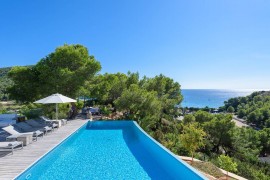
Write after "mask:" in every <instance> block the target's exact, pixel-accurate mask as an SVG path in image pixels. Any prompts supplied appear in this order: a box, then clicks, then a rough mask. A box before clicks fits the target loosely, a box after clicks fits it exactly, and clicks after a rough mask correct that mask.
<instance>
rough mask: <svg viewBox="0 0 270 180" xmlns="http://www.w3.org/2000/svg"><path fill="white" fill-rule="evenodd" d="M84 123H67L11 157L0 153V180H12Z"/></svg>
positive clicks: (80, 121)
mask: <svg viewBox="0 0 270 180" xmlns="http://www.w3.org/2000/svg"><path fill="white" fill-rule="evenodd" d="M86 122H87V120H82V119H77V120H72V121H68V124H67V125H65V126H62V127H60V128H59V129H58V130H55V131H54V132H52V133H49V134H48V135H46V136H44V137H43V138H38V141H34V142H32V143H31V144H29V145H27V146H25V147H23V149H20V148H19V149H18V150H15V151H14V154H13V155H12V154H11V153H9V152H8V153H7V152H0V179H1V180H10V179H14V178H15V177H16V176H17V175H19V174H20V173H21V172H23V171H24V170H25V169H27V168H28V167H29V166H30V165H31V164H32V163H34V162H35V161H37V160H38V159H39V158H40V157H42V156H43V155H44V154H46V153H47V152H48V151H50V150H51V149H53V148H54V147H55V146H57V145H58V144H59V143H60V142H62V141H63V140H65V139H66V138H67V137H68V136H69V135H71V134H72V133H73V132H75V131H76V130H77V129H79V128H80V127H81V126H82V125H84V124H85V123H86Z"/></svg>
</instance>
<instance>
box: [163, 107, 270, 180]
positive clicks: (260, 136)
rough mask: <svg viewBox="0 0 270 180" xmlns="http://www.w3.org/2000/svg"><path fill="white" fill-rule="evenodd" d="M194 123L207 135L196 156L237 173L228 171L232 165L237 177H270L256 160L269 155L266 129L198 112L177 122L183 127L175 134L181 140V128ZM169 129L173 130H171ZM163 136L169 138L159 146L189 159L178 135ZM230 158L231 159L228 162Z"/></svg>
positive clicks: (269, 138) (269, 135) (269, 170)
mask: <svg viewBox="0 0 270 180" xmlns="http://www.w3.org/2000/svg"><path fill="white" fill-rule="evenodd" d="M193 123H199V125H200V127H201V128H202V129H203V131H204V132H206V138H205V139H204V140H205V142H204V143H205V146H204V147H203V148H200V149H198V151H197V154H196V155H195V157H197V158H199V159H202V160H209V161H212V162H213V163H214V164H216V165H217V166H222V167H223V168H225V169H227V170H229V171H234V170H236V169H233V170H231V169H229V168H230V167H232V166H230V165H228V163H232V164H233V167H236V166H237V174H239V175H240V176H243V177H246V178H248V179H269V178H270V165H269V164H265V163H261V162H260V161H259V159H258V157H259V156H260V155H263V154H265V153H270V152H269V150H270V146H269V145H270V129H269V128H264V129H263V130H260V131H257V130H254V129H252V128H239V127H236V126H235V124H234V122H232V115H231V114H210V113H208V112H205V111H197V112H196V113H193V114H188V115H186V116H185V118H184V119H183V121H182V122H180V123H177V124H181V126H182V128H179V129H177V131H175V132H177V133H178V134H180V135H179V136H180V137H181V134H182V133H184V132H183V130H182V129H185V128H187V127H188V126H190V125H189V124H193ZM171 128H172V129H173V127H171ZM194 131H195V130H194ZM165 134H171V133H165ZM165 136H166V137H169V138H166V139H165V140H164V139H163V140H162V143H163V144H165V145H166V146H167V147H168V148H170V149H171V150H172V151H173V152H175V153H176V154H181V155H187V156H192V154H190V153H189V152H190V151H189V148H186V147H185V144H183V142H182V141H180V142H178V141H176V142H175V139H174V138H177V136H176V137H175V136H173V135H170V136H167V135H165ZM191 137H192V136H191ZM163 141H165V142H163ZM168 141H169V142H168ZM183 147H184V149H183ZM185 150H187V151H185ZM220 155H226V157H225V158H223V157H224V156H220ZM218 157H220V158H218ZM229 158H231V160H228V159H229ZM230 161H233V162H230ZM228 167H229V168H228Z"/></svg>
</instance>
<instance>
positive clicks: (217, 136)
mask: <svg viewBox="0 0 270 180" xmlns="http://www.w3.org/2000/svg"><path fill="white" fill-rule="evenodd" d="M231 120H232V116H231V115H221V114H220V115H216V116H215V118H213V119H212V120H210V121H208V122H205V123H204V124H203V127H204V130H205V132H206V133H207V134H208V137H207V139H208V140H209V141H210V143H211V144H212V145H213V150H212V151H214V152H216V153H218V152H219V150H220V147H222V148H223V150H225V151H227V147H231V143H232V130H233V128H234V127H235V123H234V122H232V121H231Z"/></svg>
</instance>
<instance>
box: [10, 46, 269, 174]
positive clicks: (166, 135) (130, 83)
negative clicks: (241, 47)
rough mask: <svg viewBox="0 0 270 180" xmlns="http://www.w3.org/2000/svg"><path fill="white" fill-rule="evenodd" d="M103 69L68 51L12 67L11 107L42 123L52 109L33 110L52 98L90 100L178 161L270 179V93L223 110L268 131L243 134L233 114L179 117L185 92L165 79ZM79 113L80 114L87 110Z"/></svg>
mask: <svg viewBox="0 0 270 180" xmlns="http://www.w3.org/2000/svg"><path fill="white" fill-rule="evenodd" d="M100 69H101V65H100V63H99V62H98V61H96V60H95V58H94V57H93V56H91V55H89V54H88V50H87V49H86V48H85V47H83V46H81V45H64V46H62V47H59V48H57V49H56V50H55V52H53V53H51V54H49V55H48V56H46V57H45V58H43V59H42V60H41V61H39V62H38V63H37V64H36V65H34V66H31V67H13V68H12V70H10V72H9V77H10V78H11V80H12V82H14V84H13V85H12V86H11V87H10V88H9V89H8V90H9V93H10V96H11V97H12V98H13V99H15V100H17V101H20V102H24V103H28V104H26V105H25V106H24V107H23V108H22V109H21V113H24V114H25V115H27V117H29V118H34V117H37V116H39V115H40V113H42V111H46V112H50V113H51V116H52V114H53V113H54V112H53V111H54V106H53V105H51V106H49V105H47V106H39V105H33V104H29V102H33V101H34V100H37V99H39V98H42V97H44V96H48V95H50V94H52V93H57V92H58V93H62V94H64V95H67V96H70V97H73V98H75V97H78V96H88V97H90V101H91V104H92V105H94V104H95V105H96V106H99V107H100V108H101V109H102V111H103V114H106V115H112V114H117V113H118V114H120V116H118V117H117V119H132V120H135V121H137V122H138V123H139V124H140V126H141V127H142V128H143V129H144V130H145V131H147V132H148V133H149V134H150V135H151V136H153V137H154V138H155V139H156V140H157V141H159V142H161V143H162V144H163V145H165V146H166V147H167V148H169V149H170V150H171V151H172V152H174V153H175V154H179V155H186V156H192V157H193V156H195V157H196V158H199V159H202V160H206V161H207V160H208V161H211V162H212V163H214V164H216V165H217V166H219V165H221V166H224V167H227V166H229V165H228V163H232V162H233V163H235V164H233V165H234V167H236V166H237V171H238V174H239V175H241V176H244V177H246V178H249V179H267V178H268V179H269V178H270V165H268V164H264V163H261V162H259V160H258V157H259V155H264V154H267V153H270V152H269V151H270V128H269V124H270V119H269V118H270V110H269V108H270V96H268V94H267V93H264V92H259V93H253V94H252V95H250V96H247V97H242V98H233V99H230V100H228V102H225V106H224V107H223V108H221V109H224V110H226V111H228V112H230V113H233V112H236V113H237V114H238V116H239V117H240V118H244V119H247V121H248V122H250V123H253V124H256V125H257V126H258V127H261V128H263V127H265V128H264V129H262V130H260V131H256V130H254V129H251V128H238V127H236V126H235V124H234V122H232V114H211V113H208V112H209V111H210V110H211V109H209V108H208V107H206V108H204V109H203V110H204V111H200V110H199V111H196V112H195V113H191V114H186V113H188V111H187V110H186V109H185V108H184V109H182V110H181V109H179V108H177V106H176V105H177V104H180V102H181V101H182V95H181V89H180V84H179V83H177V82H174V81H173V79H171V78H169V77H166V76H164V75H162V74H161V75H157V76H155V77H153V78H148V77H145V76H144V77H142V78H140V77H139V73H131V72H128V73H127V74H124V73H116V74H109V73H105V74H99V75H97V72H98V71H99V70H100ZM7 87H8V86H7ZM77 105H78V107H79V108H81V107H82V103H81V102H78V103H77ZM36 108H42V110H41V109H36ZM33 109H35V110H33ZM59 109H60V113H62V114H61V115H60V116H61V117H64V116H65V115H66V114H65V113H66V112H67V111H68V107H67V106H66V105H64V104H62V105H60V106H59ZM181 113H182V114H183V115H185V117H184V119H183V121H179V120H176V119H175V117H177V116H178V115H179V114H181ZM266 127H268V128H266ZM220 155H226V156H220ZM218 157H221V158H219V159H218ZM224 157H225V158H224ZM209 169H212V166H211V168H210V166H209ZM225 169H228V168H225ZM228 170H229V169H228ZM233 170H235V169H233ZM210 171H212V170H210Z"/></svg>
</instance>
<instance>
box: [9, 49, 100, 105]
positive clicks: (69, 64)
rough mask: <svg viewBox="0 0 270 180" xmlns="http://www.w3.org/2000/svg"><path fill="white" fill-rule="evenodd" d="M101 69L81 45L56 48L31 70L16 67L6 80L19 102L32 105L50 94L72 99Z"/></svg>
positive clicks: (30, 68) (29, 68)
mask: <svg viewBox="0 0 270 180" xmlns="http://www.w3.org/2000/svg"><path fill="white" fill-rule="evenodd" d="M100 69H101V65H100V63H99V62H98V61H96V60H95V58H94V56H90V55H89V53H88V50H87V48H86V47H84V46H82V45H64V46H61V47H58V48H56V50H55V52H52V53H51V54H49V55H48V56H46V57H45V58H43V59H41V60H40V61H39V62H38V63H37V64H36V65H35V66H32V67H15V68H13V69H12V70H11V71H10V73H9V76H10V77H11V79H12V80H13V81H14V86H13V87H12V88H11V89H10V93H11V95H12V96H13V97H14V98H15V99H17V100H20V101H26V102H27V101H33V100H35V99H37V98H41V97H44V96H47V95H50V94H52V93H62V94H64V95H67V96H70V97H73V98H75V97H76V95H78V94H77V93H78V91H79V90H80V88H81V86H83V85H84V83H85V81H87V80H89V79H90V78H92V77H93V76H94V75H95V74H96V73H97V72H98V71H99V70H100Z"/></svg>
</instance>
